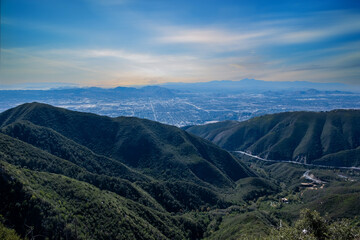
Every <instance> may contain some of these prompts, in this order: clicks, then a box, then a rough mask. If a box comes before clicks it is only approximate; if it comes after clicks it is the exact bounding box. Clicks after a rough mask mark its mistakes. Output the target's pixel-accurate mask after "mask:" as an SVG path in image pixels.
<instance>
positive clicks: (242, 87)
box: [160, 79, 360, 92]
mask: <svg viewBox="0 0 360 240" xmlns="http://www.w3.org/2000/svg"><path fill="white" fill-rule="evenodd" d="M160 86H162V87H166V88H169V89H176V90H182V91H197V92H221V91H226V92H239V91H254V92H261V91H280V90H292V91H299V90H308V89H317V90H330V91H336V90H339V91H357V92H360V86H351V85H347V84H343V83H315V82H307V81H293V82H291V81H284V82H280V81H262V80H255V79H243V80H239V81H230V80H223V81H210V82H197V83H165V84H161V85H160Z"/></svg>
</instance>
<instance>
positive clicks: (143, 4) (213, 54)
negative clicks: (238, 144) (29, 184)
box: [0, 0, 360, 87]
mask: <svg viewBox="0 0 360 240" xmlns="http://www.w3.org/2000/svg"><path fill="white" fill-rule="evenodd" d="M1 4H2V6H1V67H0V84H3V85H4V84H5V85H6V84H27V83H38V84H41V83H58V82H61V83H65V84H70V85H79V86H101V87H112V86H126V85H147V84H159V83H164V82H202V81H212V80H240V79H244V78H254V79H260V80H266V81H312V82H340V83H348V84H360V2H357V1H351V0H350V1H334V0H329V1H308V0H305V1H301V2H296V1H271V2H269V1H265V0H263V1H229V0H228V1H212V0H208V1H138V0H73V1H70V0H66V1H61V0H53V1H47V0H34V1H27V0H2V1H1Z"/></svg>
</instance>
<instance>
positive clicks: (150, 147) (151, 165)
mask: <svg viewBox="0 0 360 240" xmlns="http://www.w3.org/2000/svg"><path fill="white" fill-rule="evenodd" d="M23 120H26V121H29V122H31V123H33V124H35V125H38V126H42V127H46V128H50V129H52V130H54V131H56V132H57V133H59V134H61V135H62V136H64V137H66V138H68V139H70V140H72V141H74V142H76V143H78V144H80V145H82V146H85V147H86V148H88V149H90V150H91V151H93V152H94V153H96V154H100V155H103V156H106V157H109V158H112V159H114V160H117V161H119V162H121V163H124V164H126V165H127V166H130V167H132V168H134V169H138V170H140V171H141V172H143V173H146V174H147V175H150V176H153V177H156V178H157V179H166V180H169V179H176V180H179V179H182V180H186V181H192V182H197V183H201V184H202V185H203V186H209V185H212V186H216V187H232V186H234V181H237V180H238V179H240V178H243V177H247V176H250V175H251V173H250V172H249V171H248V169H246V167H245V166H243V165H241V163H239V162H237V161H236V160H235V159H234V158H233V157H232V156H231V155H230V154H229V153H228V152H226V151H223V150H221V149H220V148H219V147H217V146H215V145H213V144H211V143H209V142H206V141H204V140H202V139H200V138H198V137H195V136H193V135H190V134H188V133H186V132H185V131H183V130H181V129H178V128H176V127H173V126H168V125H164V124H160V123H157V122H153V121H149V120H144V119H138V118H128V117H120V118H109V117H103V116H98V115H95V114H90V113H80V112H74V111H69V110H65V109H61V108H55V107H52V106H50V105H45V104H39V103H31V104H24V105H21V106H19V107H16V108H14V109H10V110H8V111H5V112H3V113H1V114H0V126H2V128H4V127H5V126H7V125H9V124H12V123H15V122H18V121H23ZM169 169H171V171H169ZM205 172H206V174H204V173H205Z"/></svg>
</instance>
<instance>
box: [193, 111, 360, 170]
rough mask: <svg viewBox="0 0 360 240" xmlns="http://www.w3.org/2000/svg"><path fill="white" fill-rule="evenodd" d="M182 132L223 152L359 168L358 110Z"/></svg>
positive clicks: (297, 114) (289, 115)
mask: <svg viewBox="0 0 360 240" xmlns="http://www.w3.org/2000/svg"><path fill="white" fill-rule="evenodd" d="M186 130H187V131H188V132H191V133H193V134H196V135H198V136H200V137H203V138H206V139H208V140H210V141H212V142H214V143H215V144H217V145H218V146H220V147H223V148H225V149H227V150H231V151H237V150H240V151H247V152H251V153H252V154H254V155H258V156H261V157H263V158H267V159H274V160H293V161H298V162H303V163H313V164H320V165H332V166H360V148H359V147H360V111H359V110H334V111H330V112H286V113H278V114H271V115H265V116H261V117H257V118H253V119H250V120H248V121H244V122H235V121H225V122H219V123H214V124H208V125H202V126H192V127H188V128H186Z"/></svg>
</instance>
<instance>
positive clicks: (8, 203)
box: [0, 161, 197, 239]
mask: <svg viewBox="0 0 360 240" xmlns="http://www.w3.org/2000/svg"><path fill="white" fill-rule="evenodd" d="M0 195H1V196H2V197H1V198H0V213H1V214H2V215H3V216H4V217H5V219H6V220H7V222H8V224H11V225H12V226H14V228H15V229H16V231H17V232H18V233H21V234H22V235H25V233H27V232H29V230H30V229H32V230H30V232H32V234H33V235H34V236H38V237H40V239H49V238H50V239H184V238H196V234H197V233H196V232H192V228H193V229H196V226H197V224H196V223H194V222H191V221H189V220H187V219H185V218H181V217H172V216H171V215H170V214H168V213H161V212H158V211H156V210H153V209H151V208H148V207H145V206H143V205H141V204H139V203H136V202H134V201H131V200H128V199H126V198H123V197H121V196H119V195H117V194H115V193H112V192H108V191H102V190H100V189H98V188H96V187H94V186H93V185H91V184H88V183H85V182H81V181H77V180H74V179H72V178H69V177H65V176H63V175H59V174H52V173H46V172H38V171H32V170H26V169H21V170H20V169H19V168H16V167H14V166H12V165H10V164H8V163H5V162H3V161H0ZM185 226H187V227H185ZM192 234H194V235H193V236H192Z"/></svg>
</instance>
